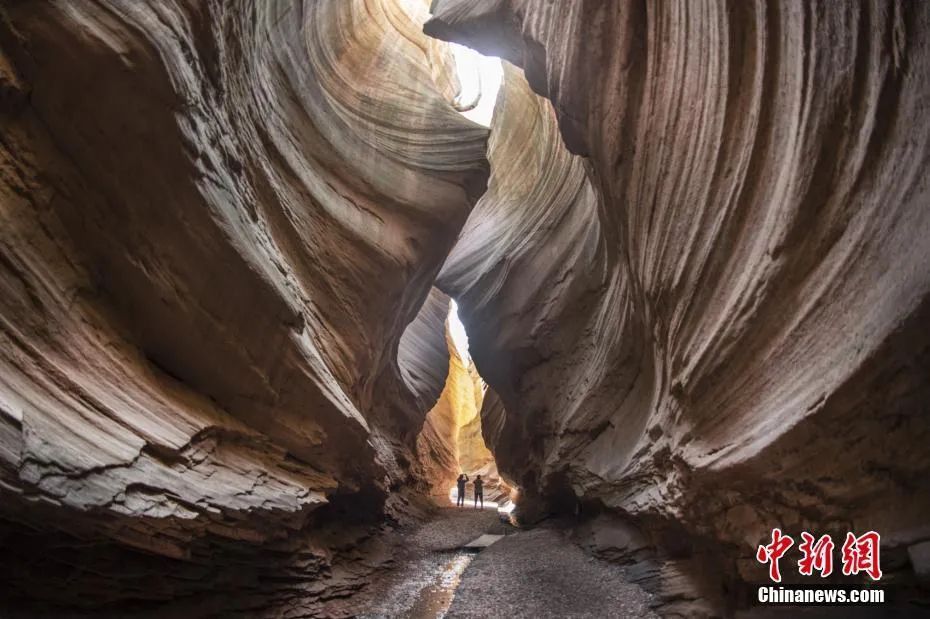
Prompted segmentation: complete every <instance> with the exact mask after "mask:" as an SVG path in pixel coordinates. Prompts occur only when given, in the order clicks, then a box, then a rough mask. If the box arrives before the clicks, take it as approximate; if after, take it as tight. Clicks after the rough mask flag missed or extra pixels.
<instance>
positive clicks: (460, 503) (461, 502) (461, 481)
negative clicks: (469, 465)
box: [455, 473, 468, 507]
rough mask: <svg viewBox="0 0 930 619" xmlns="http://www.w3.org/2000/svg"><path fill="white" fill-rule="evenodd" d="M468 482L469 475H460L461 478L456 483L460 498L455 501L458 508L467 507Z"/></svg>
mask: <svg viewBox="0 0 930 619" xmlns="http://www.w3.org/2000/svg"><path fill="white" fill-rule="evenodd" d="M466 481H468V475H466V474H465V473H462V474H461V475H459V478H458V479H457V480H456V481H455V485H456V486H458V491H459V494H458V498H457V499H456V501H455V505H456V507H465V482H466Z"/></svg>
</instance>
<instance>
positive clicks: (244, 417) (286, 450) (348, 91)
mask: <svg viewBox="0 0 930 619" xmlns="http://www.w3.org/2000/svg"><path fill="white" fill-rule="evenodd" d="M425 11H426V7H425V6H424V5H423V4H422V3H418V2H414V1H410V2H396V1H394V0H357V1H355V0H353V1H342V0H340V1H331V2H316V1H310V0H307V1H297V0H295V1H285V2H268V3H265V2H250V1H245V0H242V1H233V2H219V1H216V2H213V1H210V2H198V3H185V2H151V3H142V2H134V1H121V0H112V1H111V0H101V1H99V2H52V3H32V2H11V3H6V4H4V6H3V7H2V8H0V45H2V48H0V119H2V124H3V129H2V132H0V133H2V139H0V230H2V243H0V349H2V351H3V352H2V354H0V519H2V523H3V524H2V527H0V529H2V535H3V537H4V538H5V539H6V542H5V546H9V550H10V552H9V554H10V556H16V557H18V559H19V560H20V561H22V562H23V563H16V562H15V561H13V562H9V561H7V562H5V563H6V566H5V568H4V569H3V570H2V571H3V576H4V577H5V578H4V582H5V584H6V585H9V586H11V587H12V588H11V594H10V595H19V594H22V593H23V592H25V593H26V594H29V595H38V596H40V597H44V598H46V599H48V598H56V597H62V598H69V599H67V600H65V601H68V602H69V603H74V602H77V603H85V604H93V603H96V602H99V601H112V600H120V599H122V598H127V599H129V600H138V599H150V600H157V599H160V598H165V597H176V596H179V595H182V594H184V593H186V592H187V591H189V590H197V589H198V588H208V589H209V588H210V587H211V586H217V585H216V583H217V582H222V578H221V579H220V581H217V580H215V579H214V580H211V576H209V574H208V575H204V573H205V572H211V571H212V570H214V569H215V566H216V565H217V564H220V563H222V562H224V561H228V562H231V563H233V564H236V563H240V564H241V565H242V569H240V570H237V575H236V576H234V577H230V578H231V581H230V582H231V585H230V588H231V589H235V590H237V591H241V589H242V588H245V587H248V586H252V585H254V583H251V582H250V581H249V577H250V575H249V568H248V566H249V565H251V564H252V563H253V562H255V563H258V564H262V563H264V569H266V570H269V571H270V572H271V573H274V571H275V570H276V569H279V568H280V569H282V570H286V569H296V568H295V565H292V563H293V562H294V561H298V563H301V562H302V565H303V566H302V567H301V568H300V571H299V573H300V574H301V575H302V576H300V577H298V581H300V580H301V578H303V579H304V580H307V579H311V580H312V578H313V577H314V576H315V575H319V574H320V573H321V570H322V569H323V568H324V567H325V566H326V565H328V564H329V563H331V562H332V560H333V557H332V556H331V553H330V552H329V550H327V548H329V547H330V545H331V544H330V542H331V541H332V540H330V542H326V541H320V540H321V539H322V538H326V536H327V533H326V531H325V526H324V523H325V521H326V518H331V517H332V516H333V515H334V514H337V515H338V513H339V512H340V510H343V509H348V510H349V511H352V509H355V510H356V511H358V512H361V514H362V517H363V518H364V515H365V514H367V517H368V518H369V519H376V518H377V517H379V516H380V515H382V513H383V511H384V510H385V509H387V510H388V511H390V510H391V509H392V508H393V507H392V505H391V504H390V502H389V503H388V505H387V506H386V507H384V502H385V496H386V494H387V491H388V490H389V489H390V488H393V487H395V486H397V485H398V484H403V483H405V482H406V481H409V477H410V475H412V474H413V473H412V472H411V470H410V465H411V463H412V462H413V454H414V450H415V438H416V435H417V433H418V432H419V431H420V428H421V426H422V425H423V419H424V416H425V414H426V412H427V411H428V410H429V408H430V407H431V406H432V405H433V403H434V402H435V401H436V399H437V398H438V396H439V393H440V391H441V389H442V387H443V381H444V378H445V367H446V364H447V363H448V357H447V353H446V351H445V344H444V333H443V327H442V320H439V321H438V322H437V321H436V315H435V312H434V311H433V310H435V307H436V305H435V304H434V303H433V301H434V300H435V299H434V297H436V296H437V295H439V296H441V293H438V291H437V292H433V293H431V286H432V283H433V281H434V279H435V276H436V273H437V272H438V270H439V268H440V266H441V264H442V262H443V260H444V258H445V256H446V254H447V253H448V250H449V248H450V247H451V246H452V244H453V242H454V240H455V238H456V235H457V234H458V231H459V229H460V228H461V226H462V225H463V223H464V221H465V219H466V217H467V215H468V213H469V211H470V209H471V207H472V205H473V203H474V202H475V200H476V199H477V197H478V196H479V195H480V194H481V193H482V192H483V191H484V187H485V183H486V178H487V173H488V171H487V170H488V168H487V161H486V158H485V149H486V136H487V131H486V130H485V129H484V128H481V127H478V126H476V125H474V124H472V123H470V122H467V121H465V120H464V119H462V117H461V116H460V115H459V114H458V113H457V112H456V111H455V109H453V107H452V105H451V104H450V101H451V100H452V99H453V98H454V96H455V94H456V91H457V89H458V85H457V83H456V82H455V81H454V78H450V77H448V75H449V71H448V63H449V62H450V57H449V55H448V53H447V52H446V51H445V44H444V43H440V42H438V41H435V40H432V39H429V38H427V37H426V36H425V35H423V33H422V32H421V24H422V22H423V20H425V18H426V13H425ZM343 506H347V507H343ZM350 507H351V508H352V509H349V508H350ZM321 514H325V515H326V516H325V517H324V516H323V515H321ZM340 517H342V518H344V516H340ZM350 520H351V518H350ZM345 530H346V531H351V527H349V526H346V528H345ZM27 531H28V535H27V533H26V532H27ZM33 533H35V534H33ZM340 535H343V537H347V538H351V534H350V533H345V532H344V533H340ZM58 536H61V539H58ZM330 537H332V536H330ZM27 538H28V540H27ZM17 540H27V541H28V543H27V541H22V543H21V542H20V541H17ZM356 542H358V540H357V539H356ZM29 543H31V544H33V546H32V547H29ZM43 544H47V546H48V547H44V546H43ZM342 545H343V546H345V545H346V544H345V543H344V542H343V543H342ZM336 546H337V547H338V546H339V544H336ZM68 548H90V550H87V551H85V552H78V551H76V550H74V551H72V550H68ZM125 548H132V549H138V550H142V551H144V553H142V554H138V555H133V554H132V553H129V554H128V555H126V556H122V555H120V554H119V553H120V552H123V550H120V549H125ZM295 548H299V549H303V550H302V552H304V553H305V555H306V556H305V557H304V558H300V559H295V558H294V557H295V554H294V552H295ZM62 549H64V550H62ZM44 552H45V553H46V554H47V555H48V556H49V557H50V560H51V561H52V565H53V566H54V569H48V565H47V564H43V563H42V562H41V561H36V562H33V563H35V567H34V569H32V568H30V569H24V568H23V565H25V564H26V563H29V562H30V560H29V559H27V557H28V556H29V555H32V556H35V555H41V554H43V553H44ZM265 552H266V553H269V555H270V557H269V556H265V555H261V553H265ZM230 553H232V554H230ZM275 553H278V554H275ZM152 557H155V558H161V559H165V560H174V561H180V562H181V563H178V564H176V565H174V567H169V568H167V569H166V568H165V567H164V566H162V567H161V568H159V569H157V570H154V571H156V572H157V573H160V574H163V576H162V577H160V578H159V580H158V583H156V584H151V583H150V584H148V585H146V584H145V582H144V581H145V578H144V577H143V576H144V575H145V574H146V573H149V572H151V571H153V566H154V565H155V559H153V558H152ZM108 561H109V562H110V563H109V567H107V565H108V564H107V562H108ZM120 564H123V565H126V566H128V567H127V569H126V570H123V573H120V570H119V568H118V566H119V565H120ZM30 565H31V563H30ZM133 569H136V570H137V572H138V574H130V573H127V572H132V571H133ZM327 569H328V568H327ZM333 569H335V568H333ZM146 570H148V571H149V572H147V571H146ZM198 570H200V571H199V572H198ZM43 571H44V576H50V577H51V578H53V579H54V578H55V577H59V576H60V577H61V578H62V579H64V580H67V581H68V582H72V583H73V584H72V585H71V586H69V587H55V586H47V584H39V583H40V581H39V580H38V576H39V575H40V574H41V573H42V572H43ZM198 573H200V576H199V577H198V576H197V574H198ZM330 575H332V574H330ZM136 576H139V577H138V578H136ZM251 576H252V577H256V578H257V575H256V574H251ZM358 576H359V574H355V577H356V579H357V577H358ZM32 579H36V580H35V583H36V584H35V585H33V584H31V583H32V582H33V580H32ZM108 579H110V580H109V582H108ZM337 580H338V579H337ZM348 580H349V581H351V579H348ZM101 582H102V583H103V584H102V585H101V586H99V587H94V586H90V585H92V584H93V583H98V584H99V583H101ZM11 583H12V584H11ZM82 583H84V584H88V585H89V586H87V587H86V588H87V590H88V591H90V593H86V594H82V595H84V597H83V598H82V599H74V598H75V597H76V596H77V595H78V594H79V592H80V590H81V584H82ZM121 583H123V584H121ZM211 583H212V584H211ZM233 585H234V586H233ZM334 586H335V585H334ZM32 587H40V588H43V590H42V591H39V592H37V591H35V590H32V589H31V588H32ZM214 592H215V593H217V594H219V593H221V592H222V588H219V589H216V590H215V591H214ZM312 593H313V595H320V596H322V595H325V592H324V591H322V585H320V586H318V587H317V589H316V590H314V591H313V592H312ZM306 596H307V599H310V598H311V597H312V596H311V595H310V593H306Z"/></svg>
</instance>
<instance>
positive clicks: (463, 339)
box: [449, 299, 471, 366]
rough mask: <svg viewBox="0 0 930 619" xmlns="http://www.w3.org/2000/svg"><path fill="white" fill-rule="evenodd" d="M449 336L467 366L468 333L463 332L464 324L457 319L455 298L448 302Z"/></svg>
mask: <svg viewBox="0 0 930 619" xmlns="http://www.w3.org/2000/svg"><path fill="white" fill-rule="evenodd" d="M449 336H450V337H451V338H452V343H453V344H454V345H455V350H456V351H457V352H458V353H459V356H460V357H461V358H462V360H463V361H465V365H466V366H467V365H468V364H469V363H470V361H471V359H470V357H469V356H468V334H467V333H465V325H463V324H462V321H461V320H459V306H458V303H456V302H455V299H452V300H451V301H450V302H449Z"/></svg>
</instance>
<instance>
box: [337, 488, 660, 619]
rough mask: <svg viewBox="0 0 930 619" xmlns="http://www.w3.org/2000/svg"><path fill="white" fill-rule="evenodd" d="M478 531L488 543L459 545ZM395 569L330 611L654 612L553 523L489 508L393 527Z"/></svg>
mask: <svg viewBox="0 0 930 619" xmlns="http://www.w3.org/2000/svg"><path fill="white" fill-rule="evenodd" d="M484 533H491V534H497V535H504V537H503V539H501V540H499V541H497V542H496V543H494V544H493V545H491V546H490V547H488V548H486V549H484V550H482V551H480V552H473V551H466V550H463V549H462V546H464V545H465V544H467V543H468V542H469V541H471V540H473V539H475V538H477V537H478V536H480V535H482V534H484ZM397 535H398V539H397V542H398V544H399V545H400V546H402V548H403V550H402V551H401V552H400V553H399V555H398V558H397V559H396V561H395V564H394V569H392V570H390V571H389V572H388V573H386V574H385V575H384V576H383V577H382V578H380V579H378V580H375V581H374V582H373V583H372V584H371V585H370V586H369V587H367V588H366V590H364V591H363V592H361V593H360V594H359V595H357V596H354V597H353V598H351V599H348V600H340V601H336V602H334V603H332V605H331V606H330V607H329V608H328V609H327V612H328V613H330V614H332V615H342V616H362V617H372V618H374V617H431V618H432V617H489V616H495V617H604V616H620V617H655V616H656V615H654V614H653V613H652V612H651V611H650V610H649V594H648V593H646V592H644V591H643V590H642V589H641V588H640V587H638V586H637V585H634V584H632V583H630V582H629V580H628V579H627V578H626V577H625V575H624V572H623V569H622V568H620V567H618V566H616V565H612V564H610V563H607V562H604V561H601V560H599V559H596V558H594V557H591V556H589V555H587V554H586V553H585V552H584V551H583V550H582V549H580V548H579V547H578V546H576V545H575V544H573V543H572V542H571V541H569V540H568V539H566V537H565V535H564V533H563V532H562V530H561V529H560V528H559V527H558V526H557V525H556V524H555V523H553V524H547V523H542V524H541V525H540V526H538V527H537V528H534V529H531V530H521V529H516V528H514V527H512V526H510V525H508V524H504V523H502V522H501V521H500V519H499V517H498V515H497V512H496V511H495V510H487V509H486V510H475V509H473V508H470V507H469V508H464V509H456V508H444V509H441V510H440V511H439V513H438V514H437V516H436V517H435V518H434V519H432V520H430V521H429V522H427V523H425V524H423V525H420V526H418V527H413V528H410V529H408V530H401V531H399V532H398V534H397Z"/></svg>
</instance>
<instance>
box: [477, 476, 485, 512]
mask: <svg viewBox="0 0 930 619" xmlns="http://www.w3.org/2000/svg"><path fill="white" fill-rule="evenodd" d="M478 501H481V509H484V482H483V481H482V480H481V475H478V477H476V478H475V507H478Z"/></svg>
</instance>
